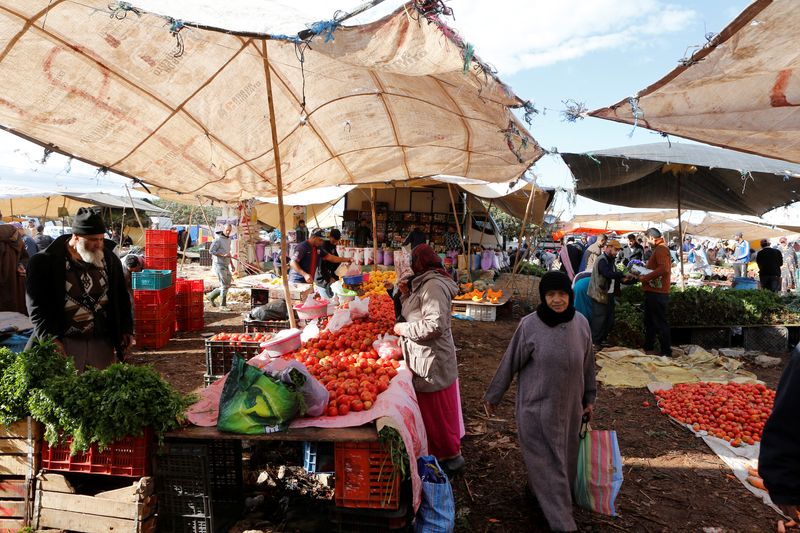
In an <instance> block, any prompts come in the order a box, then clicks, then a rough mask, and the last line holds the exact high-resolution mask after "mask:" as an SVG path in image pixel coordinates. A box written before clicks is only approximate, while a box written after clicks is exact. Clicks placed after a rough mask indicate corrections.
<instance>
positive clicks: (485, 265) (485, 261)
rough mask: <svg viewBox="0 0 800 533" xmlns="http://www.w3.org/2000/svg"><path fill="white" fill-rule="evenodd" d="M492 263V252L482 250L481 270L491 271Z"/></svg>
mask: <svg viewBox="0 0 800 533" xmlns="http://www.w3.org/2000/svg"><path fill="white" fill-rule="evenodd" d="M493 262H494V252H493V251H491V250H484V251H483V252H482V253H481V270H491V268H492V263H493Z"/></svg>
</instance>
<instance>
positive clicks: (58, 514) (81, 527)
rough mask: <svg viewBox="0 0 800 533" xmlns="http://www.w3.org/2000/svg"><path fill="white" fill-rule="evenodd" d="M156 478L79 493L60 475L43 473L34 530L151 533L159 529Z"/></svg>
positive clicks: (35, 508) (35, 503)
mask: <svg viewBox="0 0 800 533" xmlns="http://www.w3.org/2000/svg"><path fill="white" fill-rule="evenodd" d="M154 491H155V483H154V482H153V478H150V477H143V478H141V479H140V480H139V481H136V482H135V483H133V484H132V485H129V486H127V487H123V488H121V489H116V490H110V491H106V492H101V493H99V494H95V495H94V496H87V495H82V494H76V493H75V489H73V488H72V485H70V483H69V481H67V479H66V478H65V477H64V476H63V475H61V474H53V473H51V472H46V473H41V474H39V476H38V478H37V487H36V501H35V502H34V506H33V517H32V520H31V523H32V525H33V527H34V528H35V529H45V528H50V529H61V530H68V531H76V532H79V533H112V532H113V533H151V532H155V531H156V516H155V514H156V510H157V500H156V496H155V494H154Z"/></svg>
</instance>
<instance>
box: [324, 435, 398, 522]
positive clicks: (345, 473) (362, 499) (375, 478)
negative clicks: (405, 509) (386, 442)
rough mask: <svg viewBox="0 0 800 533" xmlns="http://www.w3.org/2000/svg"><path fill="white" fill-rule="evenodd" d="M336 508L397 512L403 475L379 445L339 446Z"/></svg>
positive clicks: (336, 451) (353, 443)
mask: <svg viewBox="0 0 800 533" xmlns="http://www.w3.org/2000/svg"><path fill="white" fill-rule="evenodd" d="M334 456H335V460H336V491H335V492H336V495H335V498H336V505H337V506H339V507H353V508H367V509H398V508H399V506H400V475H399V473H395V468H394V465H393V464H392V459H391V457H389V454H388V453H386V451H385V450H384V449H383V446H381V443H380V442H377V441H375V442H337V443H336V445H335V448H334Z"/></svg>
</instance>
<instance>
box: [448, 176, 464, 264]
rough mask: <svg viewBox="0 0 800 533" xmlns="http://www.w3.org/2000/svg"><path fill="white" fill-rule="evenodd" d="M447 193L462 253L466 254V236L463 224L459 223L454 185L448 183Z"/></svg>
mask: <svg viewBox="0 0 800 533" xmlns="http://www.w3.org/2000/svg"><path fill="white" fill-rule="evenodd" d="M447 191H448V192H449V193H450V203H451V204H452V206H453V218H455V219H456V230H458V239H459V240H460V241H461V250H462V253H466V252H467V250H466V248H465V247H464V234H463V233H462V231H461V223H459V221H458V209H456V198H455V196H454V195H453V185H452V184H450V183H448V184H447Z"/></svg>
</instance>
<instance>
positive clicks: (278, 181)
mask: <svg viewBox="0 0 800 533" xmlns="http://www.w3.org/2000/svg"><path fill="white" fill-rule="evenodd" d="M267 48H268V47H267V41H266V40H264V41H262V42H261V50H262V55H263V58H264V76H265V77H266V82H267V106H268V107H269V128H270V132H271V134H272V153H273V157H274V159H275V187H276V189H277V191H276V192H277V193H278V216H279V219H280V229H281V277H282V278H283V297H284V299H285V300H286V311H287V314H288V315H289V326H290V327H292V328H296V327H297V320H295V316H294V309H293V308H292V295H291V292H289V271H288V265H287V264H286V256H287V250H286V248H287V244H286V216H285V215H284V213H283V176H282V175H281V150H280V146H279V143H278V128H277V126H276V125H275V104H274V102H273V100H272V75H271V73H270V66H269V52H268V50H267Z"/></svg>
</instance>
